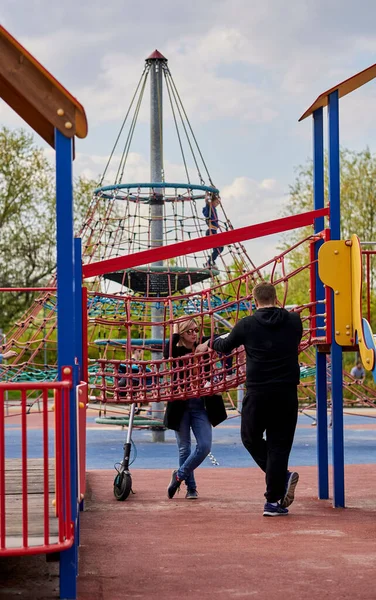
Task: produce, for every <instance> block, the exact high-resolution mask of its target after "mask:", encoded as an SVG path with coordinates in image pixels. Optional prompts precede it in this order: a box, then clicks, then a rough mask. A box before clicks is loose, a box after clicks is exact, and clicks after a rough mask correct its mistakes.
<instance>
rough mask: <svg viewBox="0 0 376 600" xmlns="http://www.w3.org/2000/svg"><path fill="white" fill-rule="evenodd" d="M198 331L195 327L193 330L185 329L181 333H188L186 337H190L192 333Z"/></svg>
mask: <svg viewBox="0 0 376 600" xmlns="http://www.w3.org/2000/svg"><path fill="white" fill-rule="evenodd" d="M199 331H200V330H199V329H198V328H197V327H195V328H194V329H186V330H185V331H183V333H188V335H192V333H198V332H199Z"/></svg>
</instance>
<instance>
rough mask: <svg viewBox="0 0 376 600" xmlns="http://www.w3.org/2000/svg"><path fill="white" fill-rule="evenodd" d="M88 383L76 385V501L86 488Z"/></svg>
mask: <svg viewBox="0 0 376 600" xmlns="http://www.w3.org/2000/svg"><path fill="white" fill-rule="evenodd" d="M87 396H88V385H87V383H84V382H81V383H80V385H78V386H77V463H78V498H77V500H78V502H81V500H83V499H84V495H85V489H86V408H87Z"/></svg>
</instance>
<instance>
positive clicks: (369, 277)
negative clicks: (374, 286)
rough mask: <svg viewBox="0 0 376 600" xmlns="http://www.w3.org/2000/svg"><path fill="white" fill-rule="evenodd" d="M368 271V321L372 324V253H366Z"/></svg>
mask: <svg viewBox="0 0 376 600" xmlns="http://www.w3.org/2000/svg"><path fill="white" fill-rule="evenodd" d="M366 269H367V275H366V280H367V320H368V323H371V269H370V253H369V252H368V251H366Z"/></svg>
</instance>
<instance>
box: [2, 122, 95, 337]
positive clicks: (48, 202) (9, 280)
mask: <svg viewBox="0 0 376 600" xmlns="http://www.w3.org/2000/svg"><path fill="white" fill-rule="evenodd" d="M93 188H94V182H88V181H85V180H84V179H82V178H80V179H79V180H78V181H77V182H76V183H75V196H76V198H77V201H78V204H79V210H78V211H77V212H78V215H79V219H80V220H81V221H82V219H83V217H84V214H86V210H87V206H88V203H89V201H90V199H91V194H90V190H92V189H93ZM55 205H56V198H55V179H54V169H53V167H52V166H51V165H50V163H49V161H48V160H47V158H46V156H45V155H44V152H43V150H42V149H41V148H39V147H37V146H36V145H35V143H34V139H33V136H32V135H31V134H29V133H26V132H25V131H24V130H22V129H21V130H15V131H11V130H9V129H7V128H5V127H3V128H1V129H0V231H1V244H0V264H1V271H0V287H39V286H43V285H46V284H48V282H49V280H50V279H51V276H52V274H53V272H54V269H55V265H56V240H55V232H56V224H55ZM75 225H76V227H75V229H76V230H77V229H78V228H79V227H80V223H77V224H75ZM34 297H35V294H33V293H28V292H22V293H2V294H0V329H2V330H3V331H6V330H7V328H8V327H9V325H10V324H11V323H13V321H14V320H15V319H16V318H18V317H19V316H20V315H22V314H23V312H24V311H25V310H26V309H27V308H28V307H29V306H30V304H31V302H32V301H33V298H34Z"/></svg>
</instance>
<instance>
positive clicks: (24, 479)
mask: <svg viewBox="0 0 376 600" xmlns="http://www.w3.org/2000/svg"><path fill="white" fill-rule="evenodd" d="M21 456H22V544H23V547H24V548H27V546H28V528H29V524H28V495H27V492H28V488H27V429H26V390H22V392H21Z"/></svg>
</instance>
